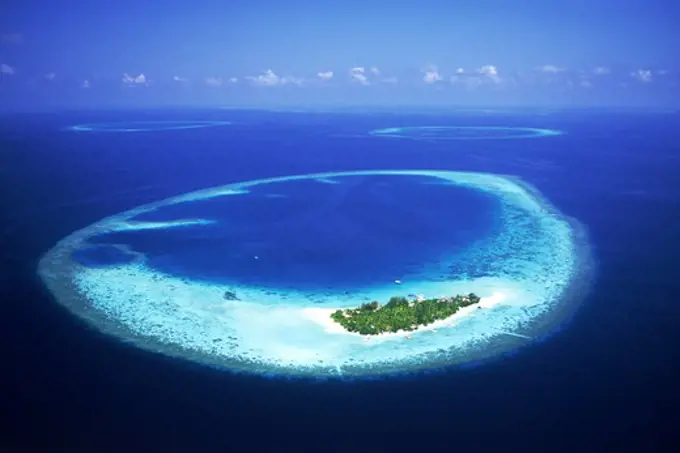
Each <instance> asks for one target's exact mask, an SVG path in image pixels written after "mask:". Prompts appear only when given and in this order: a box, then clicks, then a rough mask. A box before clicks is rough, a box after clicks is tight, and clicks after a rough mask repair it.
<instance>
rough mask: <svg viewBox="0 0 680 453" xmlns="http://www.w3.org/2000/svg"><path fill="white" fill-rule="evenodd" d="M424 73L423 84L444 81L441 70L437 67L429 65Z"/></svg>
mask: <svg viewBox="0 0 680 453" xmlns="http://www.w3.org/2000/svg"><path fill="white" fill-rule="evenodd" d="M423 72H424V75H423V82H425V83H427V84H428V85H431V84H433V83H437V82H441V81H442V80H443V78H442V75H441V74H440V73H439V69H438V68H437V66H435V65H429V66H428V67H427V68H425V70H424V71H423Z"/></svg>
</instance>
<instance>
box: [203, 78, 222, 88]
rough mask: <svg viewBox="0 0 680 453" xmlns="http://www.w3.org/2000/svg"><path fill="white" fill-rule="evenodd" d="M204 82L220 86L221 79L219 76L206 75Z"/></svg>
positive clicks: (210, 85) (212, 85)
mask: <svg viewBox="0 0 680 453" xmlns="http://www.w3.org/2000/svg"><path fill="white" fill-rule="evenodd" d="M205 84H206V85H208V86H209V87H221V86H222V79H220V78H219V77H206V78H205Z"/></svg>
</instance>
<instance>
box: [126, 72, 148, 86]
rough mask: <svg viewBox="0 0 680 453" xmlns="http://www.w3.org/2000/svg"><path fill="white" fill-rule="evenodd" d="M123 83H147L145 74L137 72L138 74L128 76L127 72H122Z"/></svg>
mask: <svg viewBox="0 0 680 453" xmlns="http://www.w3.org/2000/svg"><path fill="white" fill-rule="evenodd" d="M122 80H123V83H124V84H126V85H130V86H134V85H145V84H146V83H147V80H146V76H145V75H144V74H139V75H138V76H130V75H128V74H127V73H124V74H123V79H122Z"/></svg>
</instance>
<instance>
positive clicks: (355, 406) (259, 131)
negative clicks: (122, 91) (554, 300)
mask: <svg viewBox="0 0 680 453" xmlns="http://www.w3.org/2000/svg"><path fill="white" fill-rule="evenodd" d="M141 121H146V122H148V121H156V122H161V121H162V122H165V123H155V124H157V125H165V126H164V127H161V128H160V129H163V130H157V131H148V130H147V131H127V132H123V131H121V132H115V131H112V130H111V129H114V128H116V127H120V128H122V129H134V128H135V125H138V124H141V123H138V122H141ZM191 121H203V122H211V121H212V122H214V123H213V124H207V123H206V125H207V126H209V127H200V128H186V127H185V128H182V129H178V130H172V129H171V128H169V127H167V126H168V125H172V124H185V125H186V124H187V123H186V122H191ZM172 122H184V123H172ZM221 122H229V123H230V124H222V123H221ZM97 124H99V125H100V126H101V127H102V128H103V129H106V130H102V131H92V130H88V127H85V128H81V130H73V129H70V128H72V127H73V126H77V125H89V126H91V125H97ZM146 124H149V123H146ZM413 126H463V127H465V128H472V129H469V130H468V134H467V135H465V133H461V134H458V135H456V134H453V135H450V136H446V137H443V136H442V135H438V134H437V133H433V132H432V130H428V131H427V133H425V134H422V135H421V136H418V137H415V138H414V137H383V136H375V135H371V134H370V132H371V131H375V130H384V129H388V128H400V127H401V128H404V127H413ZM482 127H493V128H494V129H489V131H491V132H490V133H489V134H485V133H484V131H483V130H482V129H480V128H482ZM679 127H680V114H678V113H673V112H648V111H647V112H643V111H625V112H624V111H604V110H601V111H592V110H566V111H549V110H541V111H538V110H536V111H531V110H522V111H511V110H507V111H482V110H478V111H477V110H465V111H460V112H455V111H452V112H432V113H417V114H416V113H408V112H398V113H385V112H381V113H377V112H344V113H342V112H336V113H322V112H307V113H305V112H272V111H269V112H267V111H238V110H226V109H224V110H182V111H180V110H177V111H172V110H158V111H129V112H122V111H117V112H68V113H60V114H22V115H14V116H5V117H0V209H2V211H1V212H2V219H3V220H2V223H1V224H0V238H1V241H2V249H1V252H2V255H0V259H1V260H2V261H0V263H1V265H2V273H1V274H0V284H1V285H2V287H1V288H0V296H1V300H2V304H1V307H2V310H3V312H2V316H0V320H1V322H2V323H3V326H2V329H1V332H2V345H3V349H4V351H5V354H3V361H4V363H5V367H4V370H5V371H4V373H3V374H4V376H3V383H2V387H1V392H2V394H1V398H2V402H3V404H2V407H3V412H4V414H3V415H5V417H4V420H5V423H4V424H3V426H2V435H1V436H0V447H4V446H6V448H7V450H6V451H17V450H18V451H22V449H23V450H25V451H28V450H31V449H32V450H31V451H36V449H37V450H38V451H165V452H174V451H178V452H180V451H182V452H184V451H186V452H189V451H191V452H203V451H205V452H212V451H234V452H255V451H263V452H267V451H272V452H274V451H276V452H278V451H296V452H297V451H314V452H364V451H365V452H381V451H386V452H387V451H435V450H436V451H541V452H553V451H555V452H561V451H570V452H571V451H588V452H589V451H593V452H609V451H611V452H616V451H624V450H625V451H672V450H673V448H672V445H673V443H672V442H673V440H674V435H673V430H674V429H675V428H676V427H677V423H678V422H679V421H680V416H679V415H678V414H679V412H678V409H677V407H678V406H677V405H678V404H680V391H679V390H677V388H678V386H677V382H678V379H679V378H680V373H679V372H678V357H680V353H679V352H678V350H679V346H680V331H679V330H678V328H677V325H676V324H677V322H678V319H680V306H679V305H678V303H677V298H678V294H680V278H679V276H680V274H679V273H678V269H680V257H679V256H680V139H679V138H678V134H677V131H678V128H679ZM501 128H508V129H507V131H506V130H505V129H501ZM512 128H534V129H542V130H550V131H561V132H562V134H559V135H557V134H554V135H546V136H533V137H532V136H527V135H531V134H524V133H520V134H516V135H520V136H521V137H522V138H508V137H512V136H513V131H512ZM83 129H85V130H83ZM90 129H91V128H90ZM518 130H519V129H518ZM461 131H463V132H464V131H465V129H461ZM470 131H473V132H470ZM506 132H507V133H506ZM480 136H482V137H484V138H485V139H479V138H480ZM372 170H376V171H377V170H424V171H429V170H433V171H454V172H481V173H487V174H498V175H510V176H512V177H516V178H519V179H520V180H521V181H524V182H525V183H527V184H530V185H531V186H533V187H534V188H535V189H537V190H538V192H539V193H540V195H541V196H542V197H543V198H544V199H545V200H547V201H548V202H549V203H551V204H552V205H553V206H554V207H555V208H556V209H557V210H559V212H560V213H562V214H563V215H565V216H568V217H569V218H573V219H574V220H575V221H577V222H578V223H579V224H580V225H582V226H583V227H584V229H585V230H584V231H586V232H587V236H586V237H587V241H588V243H589V250H590V253H591V254H592V261H589V263H590V264H589V266H590V268H589V270H588V273H587V279H588V281H587V282H584V283H583V285H582V286H583V288H581V289H583V292H582V294H581V293H579V297H578V300H577V301H575V302H573V304H572V306H570V307H569V308H570V314H569V317H568V319H567V321H566V322H564V323H562V324H561V325H559V326H556V329H555V332H554V333H553V334H552V335H550V336H548V337H547V338H544V339H542V340H541V341H534V342H531V343H529V344H528V345H527V346H525V347H523V348H521V349H518V350H516V351H514V352H513V353H511V354H507V355H503V356H499V357H498V358H496V359H495V360H490V361H486V362H484V363H481V364H472V365H468V366H464V367H461V366H457V367H450V368H446V367H443V368H442V367H439V368H437V369H433V370H432V371H431V372H423V371H421V372H418V373H411V374H405V375H389V376H381V377H376V378H375V379H346V380H336V379H330V380H328V379H323V380H317V379H309V378H304V379H295V378H290V377H289V376H288V377H285V378H284V377H277V376H276V375H266V376H263V375H257V374H247V373H246V374H243V373H241V374H233V373H230V372H228V371H225V370H216V369H213V368H210V367H207V366H203V365H200V364H198V363H195V362H192V361H189V360H182V359H178V358H172V357H168V356H165V355H161V354H155V353H153V352H151V351H147V350H144V349H140V348H137V347H135V346H133V345H131V344H127V343H126V342H124V341H120V338H115V337H112V336H108V335H104V334H102V333H100V332H99V331H98V330H97V329H96V328H95V327H93V326H91V325H88V324H87V323H86V322H84V321H82V320H81V319H80V318H78V317H76V316H74V315H73V314H72V313H71V312H69V311H68V310H67V309H65V308H64V307H63V306H62V305H61V304H59V303H57V302H56V301H55V299H54V295H53V294H51V293H50V291H48V289H47V288H46V287H45V286H44V285H43V283H42V282H41V280H40V278H39V277H38V274H37V266H38V261H39V259H40V258H41V257H42V256H43V255H44V254H45V253H46V252H47V251H48V250H49V249H50V248H52V247H53V246H54V245H55V244H56V243H57V241H59V240H61V239H63V238H64V237H66V236H68V235H70V234H71V233H73V232H74V231H76V230H80V229H82V228H85V227H87V226H89V225H92V224H94V223H96V222H98V221H100V220H101V219H104V218H106V217H110V216H115V215H118V214H120V213H122V212H124V211H128V210H130V209H133V208H135V207H138V206H140V205H144V204H148V203H154V202H158V201H161V200H165V199H168V198H171V197H176V196H179V195H183V194H186V193H190V192H194V191H198V190H203V189H207V188H211V187H217V186H224V185H227V184H233V183H240V182H245V181H251V180H262V179H269V178H283V177H287V176H293V175H308V174H318V173H328V172H343V173H344V172H354V171H372ZM321 179H323V178H321ZM431 179H432V178H429V177H427V176H422V175H421V176H409V177H396V178H395V177H391V176H385V175H358V176H357V175H354V176H342V177H338V178H330V179H327V180H321V181H319V180H310V179H298V180H285V181H281V180H276V181H274V182H270V183H266V184H261V185H257V186H254V187H252V188H251V190H249V192H248V193H247V194H244V195H238V196H233V195H229V196H227V197H220V198H208V199H202V200H198V201H196V202H192V203H179V204H174V205H173V204H170V205H166V206H163V207H161V208H159V209H156V210H153V211H149V212H144V213H141V214H138V215H137V216H136V218H135V219H134V220H138V221H143V222H148V224H151V223H153V222H156V223H162V222H169V221H175V220H177V219H207V220H209V222H205V223H204V224H187V225H181V226H180V227H178V228H146V229H134V230H130V231H108V232H102V233H101V234H98V235H97V236H96V237H93V238H92V239H91V240H90V242H91V243H92V244H93V247H91V248H89V249H83V250H81V251H79V252H78V253H76V254H74V259H75V260H76V261H78V262H79V263H81V264H83V265H85V266H88V267H92V268H94V269H96V268H106V267H107V266H111V265H115V264H119V263H124V262H126V261H128V260H131V255H130V254H129V253H127V252H126V251H125V250H124V249H121V248H119V247H117V246H116V244H121V243H125V244H128V245H130V246H131V248H132V249H134V250H135V252H138V253H143V254H144V256H145V257H146V260H147V264H148V265H149V266H150V267H152V268H153V269H156V270H158V271H159V272H162V273H165V274H169V275H174V276H178V277H180V278H183V279H189V280H196V281H201V282H205V283H217V284H227V285H253V286H257V287H261V288H265V289H267V290H268V291H271V292H276V291H281V290H282V289H286V288H297V289H300V288H302V289H304V290H305V291H316V292H318V293H319V294H325V295H329V294H331V295H334V294H336V295H337V294H340V295H342V294H345V293H349V294H351V293H352V292H353V291H361V290H362V288H367V287H371V285H376V284H380V285H386V286H387V287H389V288H395V289H398V287H399V285H397V284H395V281H399V282H401V281H402V280H403V282H404V285H406V284H407V283H408V282H409V281H410V279H417V278H421V277H423V276H424V275H425V274H427V275H428V278H430V277H433V275H434V274H435V273H437V275H436V277H437V278H441V279H446V278H449V277H450V275H449V274H450V273H452V272H455V270H452V269H440V268H437V266H436V264H437V263H438V262H440V261H441V258H442V256H454V255H455V254H456V253H458V252H459V251H460V250H462V249H464V248H465V247H466V245H467V244H470V243H474V242H475V241H480V240H483V239H484V238H485V237H487V236H489V235H493V234H494V231H496V230H497V229H498V227H499V226H498V224H497V221H496V216H495V213H496V212H497V210H498V209H499V206H498V201H497V200H496V199H495V198H493V197H489V196H487V195H485V194H482V193H480V192H478V191H474V190H467V189H464V188H456V189H455V190H452V189H451V188H450V187H446V186H442V185H441V184H432V183H431ZM434 268H437V269H436V272H435V271H434V270H433V269H434ZM584 278H585V277H584ZM376 282H378V283H376ZM575 300H576V299H575ZM312 303H313V301H312ZM676 446H677V445H676ZM9 448H15V450H9ZM3 451H4V450H3Z"/></svg>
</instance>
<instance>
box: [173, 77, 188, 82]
mask: <svg viewBox="0 0 680 453" xmlns="http://www.w3.org/2000/svg"><path fill="white" fill-rule="evenodd" d="M172 80H174V81H175V82H179V83H189V79H187V78H186V77H180V76H173V77H172Z"/></svg>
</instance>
